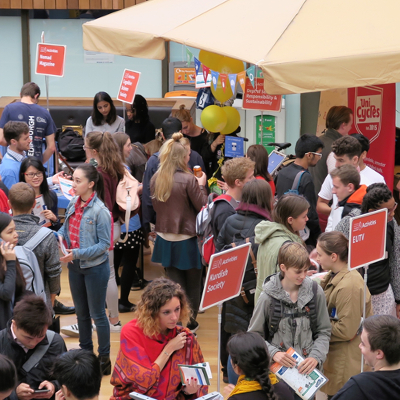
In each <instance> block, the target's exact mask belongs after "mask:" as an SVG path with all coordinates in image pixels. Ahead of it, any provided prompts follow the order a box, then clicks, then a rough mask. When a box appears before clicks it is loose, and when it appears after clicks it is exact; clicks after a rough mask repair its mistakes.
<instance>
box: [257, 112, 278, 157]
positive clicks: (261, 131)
mask: <svg viewBox="0 0 400 400" xmlns="http://www.w3.org/2000/svg"><path fill="white" fill-rule="evenodd" d="M256 129H257V136H256V143H257V144H262V145H263V146H264V147H265V148H266V149H267V151H268V154H269V153H271V151H272V150H275V146H267V144H268V143H273V142H275V117H273V116H272V115H264V116H263V117H262V123H261V115H257V117H256ZM261 136H262V141H261Z"/></svg>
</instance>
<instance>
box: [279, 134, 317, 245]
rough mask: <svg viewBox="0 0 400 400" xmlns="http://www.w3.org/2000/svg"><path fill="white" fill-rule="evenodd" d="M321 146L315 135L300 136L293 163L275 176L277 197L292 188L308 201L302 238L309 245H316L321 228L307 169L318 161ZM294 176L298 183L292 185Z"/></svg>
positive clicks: (315, 199) (312, 183)
mask: <svg viewBox="0 0 400 400" xmlns="http://www.w3.org/2000/svg"><path fill="white" fill-rule="evenodd" d="M323 148H324V144H323V143H322V141H321V140H320V139H319V138H318V137H317V136H315V135H308V134H305V135H302V136H300V139H299V140H298V141H297V143H296V148H295V153H296V159H295V160H294V162H293V163H291V164H289V165H288V166H287V167H285V168H283V169H281V170H280V171H279V173H278V176H277V178H276V194H277V197H278V198H279V197H281V196H283V195H284V194H285V193H287V192H288V191H290V190H292V189H293V190H297V192H298V194H300V195H303V196H304V197H305V198H306V199H307V200H308V202H309V203H310V208H309V210H308V221H307V228H308V230H307V232H306V233H305V234H304V236H303V238H304V240H305V241H306V244H309V245H311V246H315V245H316V243H317V238H318V236H319V234H320V233H321V229H320V227H319V220H318V214H317V209H316V207H317V196H316V195H315V188H314V182H313V178H312V176H311V174H310V172H309V171H308V169H309V167H314V166H315V165H317V163H318V162H319V161H320V159H321V156H322V150H323ZM296 177H297V178H298V183H297V182H296V185H294V183H295V181H296ZM299 178H300V179H299ZM294 186H296V187H294ZM307 236H308V237H307Z"/></svg>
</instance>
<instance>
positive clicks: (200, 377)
mask: <svg viewBox="0 0 400 400" xmlns="http://www.w3.org/2000/svg"><path fill="white" fill-rule="evenodd" d="M178 367H179V373H180V375H181V381H182V384H183V385H185V384H186V382H187V380H188V379H191V378H196V379H197V382H198V384H199V385H209V384H210V379H211V378H212V374H211V368H210V364H209V363H208V362H205V363H199V364H194V365H182V364H178Z"/></svg>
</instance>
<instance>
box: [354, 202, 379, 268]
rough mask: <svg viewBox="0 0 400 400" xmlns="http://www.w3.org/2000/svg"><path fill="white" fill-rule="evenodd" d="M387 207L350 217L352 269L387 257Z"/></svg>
mask: <svg viewBox="0 0 400 400" xmlns="http://www.w3.org/2000/svg"><path fill="white" fill-rule="evenodd" d="M386 226H387V209H386V208H385V209H383V210H378V211H373V212H371V213H368V214H363V215H360V216H358V217H354V218H351V219H350V235H349V263H348V268H349V269H350V270H353V269H356V268H361V267H364V266H365V265H367V264H371V263H373V262H375V261H379V260H383V259H384V258H386Z"/></svg>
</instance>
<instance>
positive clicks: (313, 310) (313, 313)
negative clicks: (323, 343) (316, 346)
mask: <svg viewBox="0 0 400 400" xmlns="http://www.w3.org/2000/svg"><path fill="white" fill-rule="evenodd" d="M312 291H313V297H312V299H311V301H310V302H309V303H308V304H307V307H308V309H309V310H308V312H309V315H310V325H311V332H312V335H313V340H315V339H316V335H317V306H318V304H317V293H318V283H317V282H315V281H312Z"/></svg>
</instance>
